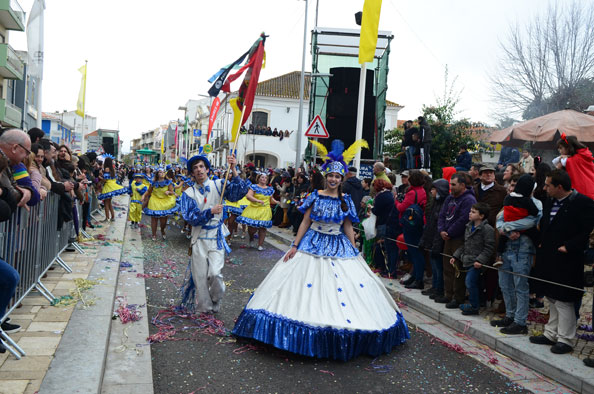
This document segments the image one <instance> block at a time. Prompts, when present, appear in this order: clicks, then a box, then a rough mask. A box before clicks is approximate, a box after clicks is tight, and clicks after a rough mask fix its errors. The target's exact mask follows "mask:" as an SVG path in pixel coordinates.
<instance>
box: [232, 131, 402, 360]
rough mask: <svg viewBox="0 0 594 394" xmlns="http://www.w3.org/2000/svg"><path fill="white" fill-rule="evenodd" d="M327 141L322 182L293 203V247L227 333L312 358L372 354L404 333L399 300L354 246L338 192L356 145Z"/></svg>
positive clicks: (345, 202) (351, 219)
mask: <svg viewBox="0 0 594 394" xmlns="http://www.w3.org/2000/svg"><path fill="white" fill-rule="evenodd" d="M332 147H333V149H332V151H331V152H330V153H327V156H326V157H327V160H326V163H325V164H324V165H323V167H322V171H323V174H324V175H325V178H326V187H325V188H324V189H323V190H314V191H313V192H312V193H311V194H310V195H309V196H308V197H307V198H306V199H305V200H304V202H303V204H302V205H301V206H300V207H299V210H300V211H301V212H303V213H304V218H303V221H302V222H301V225H300V227H299V231H298V233H297V237H296V238H295V241H294V242H293V244H292V246H291V249H289V251H288V252H287V253H286V254H285V256H284V257H283V258H282V259H281V260H279V261H278V262H277V263H276V265H275V266H274V267H273V268H272V271H271V272H270V273H269V274H268V276H266V278H265V279H264V281H263V282H262V283H261V284H260V286H259V287H258V288H257V289H256V291H255V292H254V294H253V296H252V297H251V299H250V301H249V302H248V304H247V306H246V307H245V309H244V310H243V311H242V313H241V315H240V316H239V318H238V319H237V322H236V324H235V328H234V329H233V334H235V335H236V336H240V337H246V338H253V339H256V340H258V341H260V342H264V343H267V344H270V345H273V346H274V347H277V348H279V349H283V350H287V351H290V352H293V353H297V354H302V355H305V356H310V357H319V358H331V359H339V360H349V359H351V358H353V357H356V356H358V355H360V354H369V355H371V356H373V357H375V356H378V355H380V354H382V353H388V352H390V351H391V349H392V348H393V347H394V346H396V345H399V344H402V343H403V342H404V341H406V339H408V338H409V337H410V335H409V332H408V327H407V325H406V322H405V321H404V318H403V317H402V314H401V312H400V310H399V309H398V306H397V305H396V303H395V302H394V300H393V299H392V297H391V296H390V294H389V293H388V291H387V290H386V288H385V287H384V285H383V284H382V282H381V281H380V279H379V278H378V277H377V276H376V275H374V273H373V272H372V271H371V270H370V269H369V267H368V266H367V263H366V262H365V260H364V259H363V258H362V257H361V254H360V253H359V250H358V249H357V248H356V246H355V239H354V231H353V223H357V222H358V221H359V218H358V216H357V208H356V207H355V205H354V203H353V201H352V199H351V198H350V196H348V195H343V194H342V192H341V182H342V180H343V179H344V175H345V173H346V171H347V166H346V164H345V162H348V161H350V160H351V159H352V158H353V157H354V153H356V151H357V149H356V146H355V148H354V149H353V148H352V147H351V148H349V150H348V151H346V152H344V155H343V152H342V151H343V144H342V142H341V141H340V140H335V141H333V142H332ZM318 149H320V148H318ZM322 153H324V152H322ZM314 176H317V177H321V175H320V174H319V173H316V174H314Z"/></svg>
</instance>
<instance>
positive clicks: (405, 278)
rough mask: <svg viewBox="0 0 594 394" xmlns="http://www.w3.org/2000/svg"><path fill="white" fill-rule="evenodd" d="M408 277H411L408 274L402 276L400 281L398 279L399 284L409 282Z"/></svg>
mask: <svg viewBox="0 0 594 394" xmlns="http://www.w3.org/2000/svg"><path fill="white" fill-rule="evenodd" d="M410 277H411V275H410V274H406V275H404V276H403V277H402V279H400V283H404V282H406V281H407V280H409V279H410Z"/></svg>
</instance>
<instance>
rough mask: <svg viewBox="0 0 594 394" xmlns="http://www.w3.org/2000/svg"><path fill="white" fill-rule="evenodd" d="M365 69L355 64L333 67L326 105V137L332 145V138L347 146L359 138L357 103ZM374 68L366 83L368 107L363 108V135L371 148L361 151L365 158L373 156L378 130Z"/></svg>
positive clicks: (369, 71)
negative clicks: (356, 135) (360, 79)
mask: <svg viewBox="0 0 594 394" xmlns="http://www.w3.org/2000/svg"><path fill="white" fill-rule="evenodd" d="M360 73H361V70H360V69H359V68H353V67H335V68H331V69H330V74H332V77H330V81H329V91H328V100H327V105H326V128H327V129H328V133H329V134H330V138H329V139H328V140H322V141H320V142H323V143H324V144H327V145H328V147H330V144H331V142H332V140H334V139H336V138H339V139H341V140H342V141H343V142H344V145H345V148H347V147H348V146H349V145H351V144H352V143H353V142H355V133H356V129H357V105H358V102H359V76H360ZM373 82H374V72H373V70H367V80H366V83H365V109H364V112H363V138H364V139H365V140H366V141H367V142H368V143H369V149H363V150H362V151H361V158H362V159H372V158H373V149H374V141H375V134H376V116H375V96H374V95H373Z"/></svg>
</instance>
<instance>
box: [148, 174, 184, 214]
mask: <svg viewBox="0 0 594 394" xmlns="http://www.w3.org/2000/svg"><path fill="white" fill-rule="evenodd" d="M169 185H171V181H170V180H169V179H166V180H164V181H158V182H153V183H152V186H153V191H152V193H151V197H150V198H149V202H148V206H147V207H146V208H144V210H143V211H142V212H143V213H144V214H145V215H148V216H156V217H161V216H169V215H171V214H173V213H175V212H177V211H178V210H179V205H178V204H177V203H176V201H175V194H172V195H169V194H166V192H167V191H168V190H169Z"/></svg>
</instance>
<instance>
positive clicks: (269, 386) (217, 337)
mask: <svg viewBox="0 0 594 394" xmlns="http://www.w3.org/2000/svg"><path fill="white" fill-rule="evenodd" d="M143 222H144V223H145V224H148V223H149V221H148V220H146V218H145V220H144V221H143ZM168 231H169V232H168V239H167V241H157V242H153V241H151V239H150V229H149V228H148V227H144V228H143V229H142V238H143V247H144V257H145V273H146V274H149V275H151V276H152V277H150V278H147V279H146V286H147V297H148V304H149V308H148V311H149V318H150V319H151V322H153V323H156V324H149V329H150V333H151V335H152V334H156V333H158V332H159V326H160V328H161V332H166V331H170V334H171V337H170V338H171V339H169V340H165V341H163V342H160V343H154V344H153V345H151V352H152V358H153V360H152V361H153V362H152V366H153V380H154V389H155V393H159V394H161V393H176V394H178V393H186V394H187V393H253V392H262V393H450V392H452V393H512V392H514V393H515V392H528V391H526V390H525V389H523V388H521V387H520V386H517V385H515V384H514V383H512V382H511V381H510V380H508V379H507V378H505V377H504V376H502V375H500V374H498V373H497V372H495V371H493V370H492V369H490V368H489V367H487V366H484V365H483V364H481V363H479V362H477V361H476V360H474V359H472V358H470V357H468V356H464V355H461V354H458V353H456V352H454V351H452V350H450V349H448V348H446V347H444V346H442V345H440V344H439V343H437V342H435V343H432V337H431V336H430V335H428V334H426V333H424V332H422V331H417V330H415V328H414V327H412V326H410V325H409V329H410V331H411V339H410V340H409V341H407V342H406V344H404V345H403V346H400V347H397V348H395V349H394V350H393V351H392V352H391V353H390V354H387V355H383V356H380V357H378V358H376V359H373V358H371V357H366V356H361V357H358V358H356V359H354V360H351V361H349V362H346V363H345V362H338V361H330V360H319V359H311V358H307V357H302V356H298V355H294V354H292V353H288V352H284V351H280V350H277V349H275V348H273V347H270V346H267V345H262V344H259V343H257V342H251V341H245V340H236V339H235V338H233V337H231V336H225V334H224V332H225V331H224V330H221V329H219V330H218V333H215V332H214V330H212V327H213V322H212V321H205V320H204V319H199V320H198V321H192V320H188V319H183V318H181V317H177V316H170V315H163V312H162V311H163V310H164V308H165V307H166V306H167V305H169V304H171V303H175V300H176V299H177V298H178V295H179V286H180V285H181V283H182V281H183V277H184V274H185V271H186V267H187V264H188V256H187V251H188V246H189V241H188V240H187V239H186V238H185V236H183V235H181V234H180V231H179V229H177V228H175V227H170V228H169V229H168ZM243 243H244V241H242V240H241V239H239V238H237V239H235V240H233V242H232V243H231V247H232V249H233V252H232V253H231V255H230V256H229V259H230V261H229V262H228V263H227V264H226V265H225V268H224V270H223V273H224V275H225V281H226V282H227V285H228V286H227V293H226V295H225V299H224V304H223V305H222V310H221V312H220V313H219V314H217V315H216V318H217V319H220V321H222V323H224V326H225V328H226V329H227V330H231V329H232V328H233V325H234V322H235V319H236V318H237V316H238V315H239V313H240V312H241V310H242V308H243V307H244V306H245V304H246V303H247V301H248V298H249V297H250V292H251V291H253V289H254V288H256V287H257V286H258V284H259V283H260V282H261V281H262V279H264V277H265V276H266V274H267V273H268V271H269V270H270V269H271V268H272V266H273V265H274V264H275V262H276V261H277V260H278V259H279V258H280V257H281V256H282V252H281V251H279V250H277V249H275V248H273V247H272V246H269V245H266V250H264V251H262V252H258V251H257V250H255V249H244V248H241V247H240V246H241V245H242V244H243ZM160 311H161V314H160V315H158V313H159V312H160ZM156 317H157V319H156V320H155V318H156ZM201 323H202V324H203V326H202V327H197V325H198V324H201ZM167 325H169V326H170V327H169V328H167ZM205 327H206V329H205ZM209 328H210V329H211V330H210V331H209ZM172 329H175V332H171V331H172ZM226 332H228V331H226Z"/></svg>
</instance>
